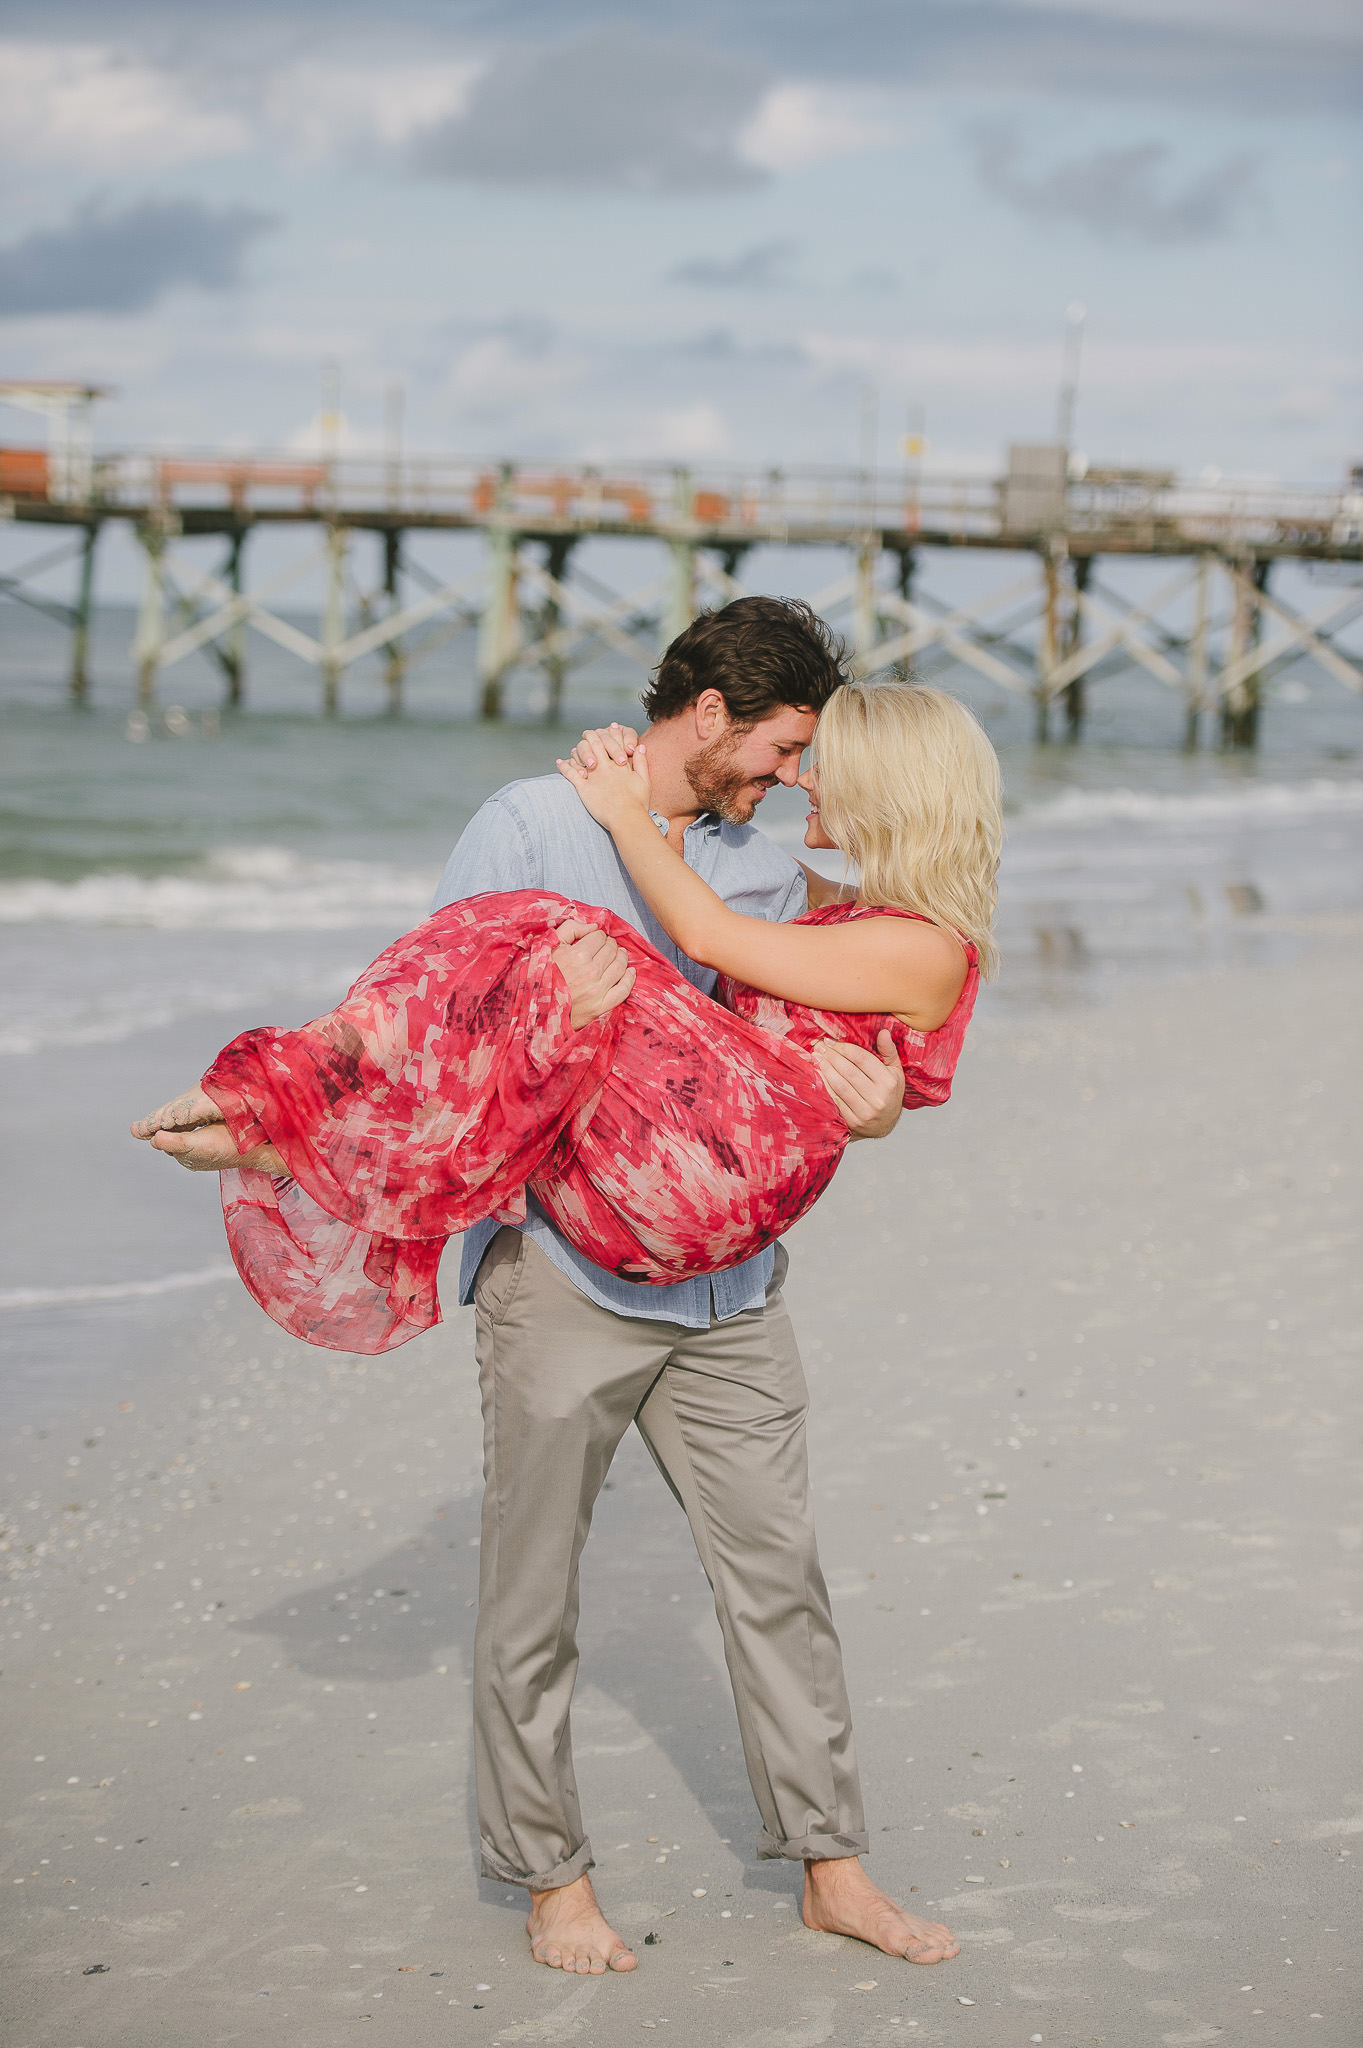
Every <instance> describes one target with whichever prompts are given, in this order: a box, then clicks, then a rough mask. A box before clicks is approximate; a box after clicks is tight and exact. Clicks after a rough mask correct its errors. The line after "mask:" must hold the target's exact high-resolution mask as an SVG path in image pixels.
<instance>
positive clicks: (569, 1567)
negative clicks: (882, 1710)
mask: <svg viewBox="0 0 1363 2048" xmlns="http://www.w3.org/2000/svg"><path fill="white" fill-rule="evenodd" d="M784 1272H785V1255H784V1253H783V1252H781V1251H779V1250H778V1252H777V1271H776V1276H775V1279H774V1281H773V1284H772V1287H771V1289H770V1291H769V1292H768V1295H767V1299H766V1305H765V1307H764V1308H762V1309H754V1310H751V1311H748V1312H746V1313H744V1314H742V1315H737V1316H731V1317H730V1318H729V1319H728V1320H727V1321H725V1322H712V1323H711V1325H710V1328H709V1329H708V1330H689V1329H686V1328H685V1327H684V1326H683V1325H681V1324H679V1323H670V1322H662V1323H660V1322H650V1321H646V1320H644V1319H642V1318H639V1317H633V1316H618V1315H614V1314H612V1313H611V1312H610V1311H609V1310H608V1309H603V1308H598V1307H597V1305H596V1304H595V1303H594V1302H591V1301H589V1300H588V1299H587V1297H586V1296H585V1295H583V1294H581V1293H580V1292H579V1291H578V1289H577V1288H576V1287H574V1285H573V1284H572V1282H571V1281H570V1280H569V1279H568V1278H567V1277H566V1275H564V1274H563V1273H561V1272H560V1271H559V1270H558V1268H557V1267H556V1266H555V1265H554V1264H553V1263H552V1262H551V1261H550V1260H549V1259H547V1258H545V1256H544V1254H543V1252H541V1251H540V1250H539V1248H538V1247H537V1246H536V1245H534V1244H532V1243H531V1242H530V1241H529V1239H528V1238H525V1237H523V1236H522V1235H521V1233H520V1232H519V1231H517V1230H511V1229H504V1230H501V1231H499V1232H498V1234H497V1236H496V1237H495V1238H494V1239H493V1241H492V1243H491V1244H490V1245H489V1247H488V1249H487V1252H486V1254H485V1255H484V1258H483V1262H482V1265H481V1266H480V1267H479V1270H478V1279H477V1283H476V1287H475V1291H474V1299H475V1303H476V1306H477V1313H478V1366H479V1374H480V1381H481V1387H482V1398H483V1425H484V1462H483V1470H484V1477H485V1479H486V1482H487V1490H486V1494H485V1497H484V1502H483V1536H482V1553H481V1579H480V1602H479V1611H478V1633H477V1641H476V1646H475V1652H474V1717H475V1721H474V1727H475V1745H476V1752H477V1773H478V1811H479V1820H480V1827H481V1833H482V1846H483V1869H484V1873H485V1875H487V1876H488V1877H493V1878H499V1879H501V1880H503V1881H504V1882H506V1883H512V1884H523V1885H529V1886H530V1887H531V1888H532V1889H533V1890H536V1891H543V1890H549V1889H552V1888H553V1887H554V1886H557V1885H564V1884H571V1883H572V1881H573V1879H574V1878H577V1877H580V1876H581V1875H582V1873H583V1871H585V1870H589V1869H590V1868H591V1866H592V1860H593V1859H592V1852H591V1845H590V1843H589V1842H588V1840H587V1838H586V1835H585V1834H584V1832H583V1828H582V1815H581V1810H580V1808H579V1805H578V1796H577V1784H576V1780H575V1778H574V1774H573V1756H572V1739H571V1734H570V1731H569V1725H568V1714H569V1707H570V1705H571V1702H572V1694H573V1682H574V1680H575V1678H576V1676H577V1642H576V1630H577V1614H578V1563H579V1560H580V1558H581V1555H582V1546H583V1544H584V1543H585V1542H586V1540H587V1533H588V1530H589V1529H590V1527H591V1518H592V1509H593V1507H594V1506H595V1503H596V1497H597V1494H598V1493H599V1492H600V1490H601V1484H602V1481H603V1480H604V1479H605V1477H606V1474H607V1472H608V1470H609V1469H610V1462H611V1459H612V1457H613V1456H614V1454H615V1449H616V1446H617V1445H618V1443H619V1442H620V1439H621V1437H622V1436H623V1435H624V1433H625V1431H626V1429H627V1428H628V1427H629V1425H630V1423H631V1422H635V1423H637V1424H638V1427H639V1431H640V1434H641V1435H642V1437H643V1439H644V1442H645V1443H646V1444H647V1445H648V1448H649V1450H650V1452H651V1453H652V1455H653V1458H654V1461H655V1463H656V1464H657V1466H658V1469H659V1470H660V1472H661V1473H662V1475H663V1477H664V1479H665V1480H666V1481H667V1483H668V1485H669V1486H670V1487H671V1489H672V1491H673V1493H674V1494H675V1495H676V1497H677V1499H678V1501H679V1502H680V1503H681V1505H682V1507H683V1508H684V1509H685V1511H686V1515H687V1518H688V1520H689V1521H690V1524H691V1531H692V1534H693V1535H694V1537H695V1539H696V1548H697V1550H698V1551H699V1552H700V1559H701V1563H702V1564H703V1565H704V1567H705V1571H706V1575H707V1577H708V1578H709V1581H710V1584H711V1587H712V1588H713V1590H714V1596H715V1610H716V1613H717V1614H718V1616H719V1624H720V1628H721V1629H722V1631H723V1635H724V1654H725V1658H726V1660H727V1663H728V1667H729V1676H730V1678H731V1680H732V1682H733V1688H734V1699H735V1701H736V1703H737V1707H738V1720H739V1727H740V1729H741V1731H742V1736H743V1754H744V1757H745V1759H746V1762H747V1766H748V1777H749V1779H750V1781H751V1784H752V1789H753V1794H754V1796H755V1798H756V1800H757V1805H758V1810H759V1812H760V1814H761V1817H762V1834H761V1838H760V1841H759V1845H758V1846H759V1853H760V1854H761V1855H763V1856H789V1857H794V1858H797V1859H799V1858H804V1857H813V1858H823V1857H835V1856H854V1855H858V1854H860V1853H861V1852H862V1851H863V1850H864V1849H865V1847H866V1834H865V1830H864V1825H863V1820H862V1810H861V1794H860V1788H859V1785H858V1781H857V1767H856V1758H855V1755H854V1752H853V1745H852V1727H851V1716H850V1711H849V1708H848V1703H847V1690H846V1686H845V1684H844V1681H843V1675H842V1654H841V1651H840V1649H839V1647H838V1639H837V1636H836V1634H835V1633H834V1629H833V1620H832V1615H831V1613H830V1611H829V1604H828V1592H827V1589H826V1587H825V1585H824V1581H823V1574H822V1572H821V1571H820V1569H819V1560H818V1555H817V1553H816V1550H815V1545H814V1521H813V1515H812V1513H811V1510H810V1502H809V1477H808V1470H807V1465H806V1459H805V1437H804V1424H805V1412H806V1408H807V1406H808V1396H807V1394H806V1391H805V1381H804V1373H803V1371H802V1369H801V1366H800V1358H799V1353H798V1351H797V1350H796V1347H795V1338H794V1334H793V1332H792V1330H791V1327H790V1319H789V1317H788V1316H787V1314H786V1310H785V1305H784V1303H783V1302H782V1299H781V1295H780V1281H781V1279H782V1278H783V1277H784Z"/></svg>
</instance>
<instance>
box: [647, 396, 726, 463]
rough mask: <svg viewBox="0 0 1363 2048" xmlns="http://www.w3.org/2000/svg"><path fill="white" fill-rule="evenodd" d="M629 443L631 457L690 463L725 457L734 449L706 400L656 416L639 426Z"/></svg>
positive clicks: (716, 412)
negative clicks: (668, 458) (683, 459)
mask: <svg viewBox="0 0 1363 2048" xmlns="http://www.w3.org/2000/svg"><path fill="white" fill-rule="evenodd" d="M631 442H632V445H631V448H630V453H631V454H633V455H656V456H658V457H660V458H666V457H674V458H677V459H682V458H686V459H689V460H691V461H701V460H703V459H704V457H706V456H719V455H727V454H728V453H729V452H730V449H731V448H732V446H733V442H732V439H731V437H730V434H729V429H728V427H727V426H726V425H725V423H724V416H723V414H722V413H721V412H720V410H719V407H718V406H717V405H712V404H711V403H710V402H709V400H708V399H699V400H697V402H696V403H695V404H694V405H684V406H680V407H679V408H678V409H677V410H676V411H675V412H664V413H655V414H654V415H653V416H652V417H651V418H650V419H648V420H646V421H644V422H642V423H641V425H640V428H639V431H638V432H637V433H636V434H634V435H633V436H632V437H631Z"/></svg>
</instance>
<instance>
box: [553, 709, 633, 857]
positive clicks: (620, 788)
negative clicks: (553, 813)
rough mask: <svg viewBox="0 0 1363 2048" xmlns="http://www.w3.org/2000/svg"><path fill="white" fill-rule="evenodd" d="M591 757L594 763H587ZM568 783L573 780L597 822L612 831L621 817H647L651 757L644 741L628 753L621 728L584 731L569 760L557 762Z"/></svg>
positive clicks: (559, 770)
mask: <svg viewBox="0 0 1363 2048" xmlns="http://www.w3.org/2000/svg"><path fill="white" fill-rule="evenodd" d="M588 759H590V760H591V761H592V762H593V764H594V765H593V766H591V767H588V766H587V765H586V763H587V761H588ZM556 766H557V768H558V772H559V774H560V775H561V776H562V777H563V779H564V781H565V782H571V783H572V785H573V788H574V789H575V790H576V791H577V793H578V795H579V796H580V797H581V799H582V801H583V803H584V804H585V805H586V806H587V809H588V810H589V811H590V812H591V814H592V816H593V817H594V818H595V819H596V822H597V824H598V825H604V826H605V828H606V830H607V831H608V832H610V831H613V830H614V828H615V826H616V825H617V824H619V823H620V822H621V820H623V819H625V818H629V817H638V816H643V817H647V815H648V809H649V780H648V759H647V753H646V750H645V748H644V745H643V743H642V741H640V743H639V744H638V745H637V746H636V747H635V748H634V750H633V752H632V753H629V754H626V751H625V747H624V743H623V740H622V737H621V732H620V728H619V727H618V726H615V727H612V728H611V730H610V731H609V732H603V731H592V732H586V733H584V734H583V736H582V739H581V741H580V742H579V743H578V745H577V746H576V747H575V748H574V750H573V753H572V756H571V757H570V758H569V759H568V760H566V761H559V762H557V763H556Z"/></svg>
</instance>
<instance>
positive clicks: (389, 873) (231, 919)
mask: <svg viewBox="0 0 1363 2048" xmlns="http://www.w3.org/2000/svg"><path fill="white" fill-rule="evenodd" d="M435 883H436V875H435V873H434V872H433V871H431V870H428V869H424V868H423V869H411V868H398V867H386V866H383V865H381V864H380V863H378V862H374V861H360V860H307V859H305V858H304V857H303V856H302V855H301V854H296V853H291V852H289V851H288V850H287V849H286V848H284V847H278V846H246V847H225V848H222V849H220V850H219V851H217V852H215V853H211V854H209V855H208V856H207V857H206V858H205V859H204V860H203V861H202V862H200V863H198V864H197V865H196V866H195V867H193V868H191V869H188V870H186V871H185V872H183V873H181V874H172V875H136V874H128V873H119V872H117V871H109V872H103V873H95V874H89V875H81V876H80V877H79V878H78V879H77V880H76V881H74V882H53V881H46V880H43V879H40V878H31V879H25V880H22V881H12V882H0V924H70V925H123V926H141V927H143V928H144V929H151V930H156V931H205V930H211V931H238V932H253V931H254V932H280V931H343V930H346V929H349V928H352V927H357V926H363V925H386V926H388V927H390V928H392V927H396V929H398V930H408V929H410V927H411V926H412V925H414V924H419V923H420V921H421V919H422V918H424V917H425V915H426V913H427V911H428V910H429V909H430V903H431V896H432V893H433V891H434V889H435Z"/></svg>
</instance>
